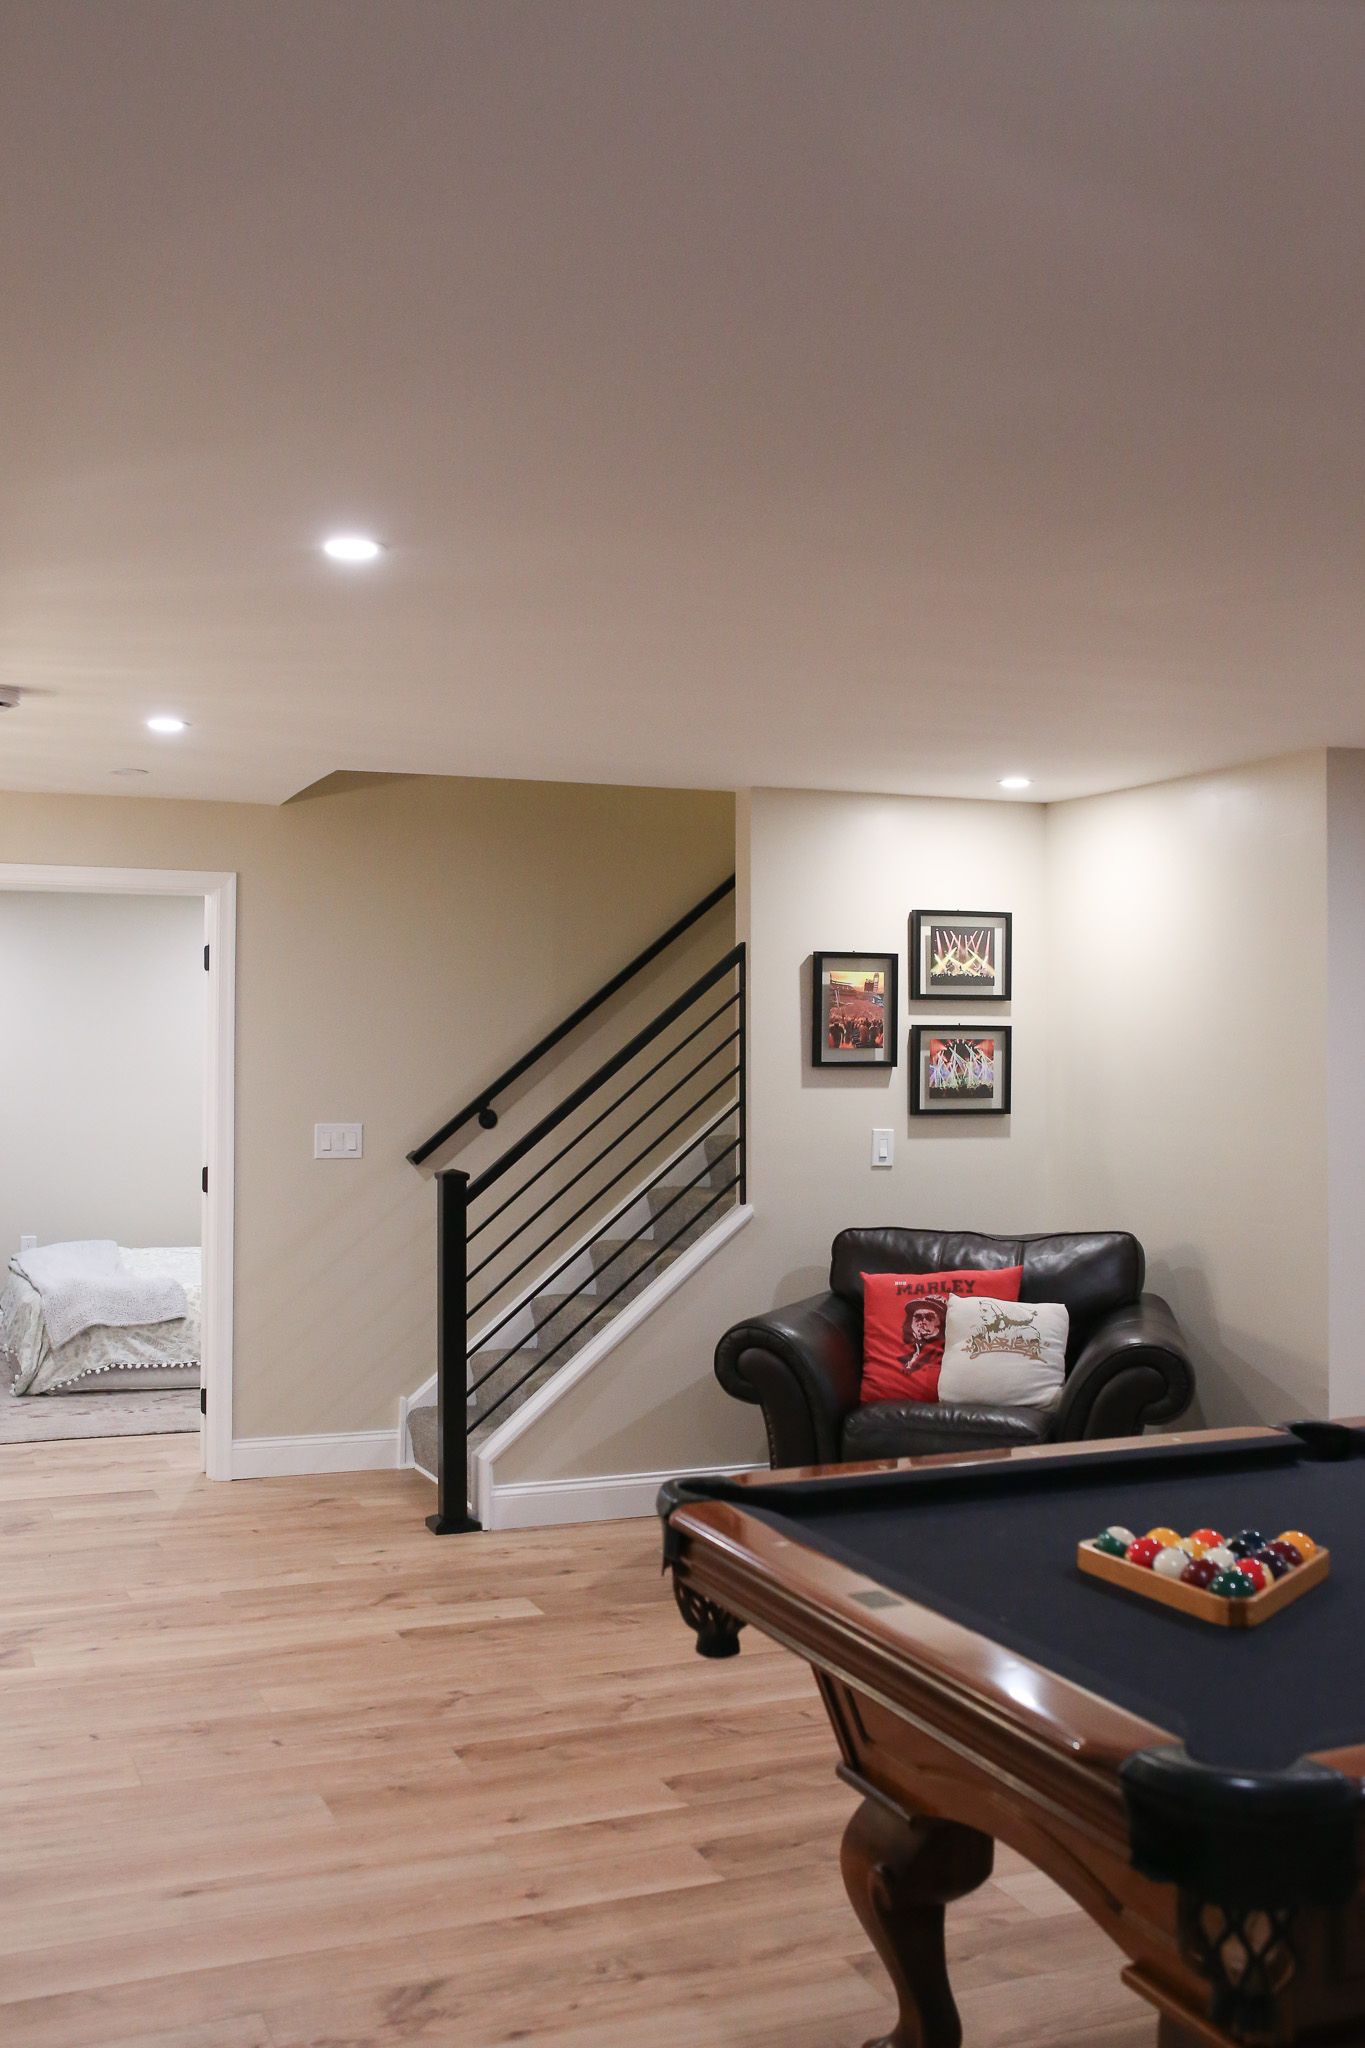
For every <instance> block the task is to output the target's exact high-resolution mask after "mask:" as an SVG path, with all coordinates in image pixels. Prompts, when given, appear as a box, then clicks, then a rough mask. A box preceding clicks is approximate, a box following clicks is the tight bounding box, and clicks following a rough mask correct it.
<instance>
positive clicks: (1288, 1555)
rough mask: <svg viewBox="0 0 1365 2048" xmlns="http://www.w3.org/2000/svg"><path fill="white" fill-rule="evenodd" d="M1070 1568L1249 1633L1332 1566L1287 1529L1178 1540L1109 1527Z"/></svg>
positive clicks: (1162, 1532)
mask: <svg viewBox="0 0 1365 2048" xmlns="http://www.w3.org/2000/svg"><path fill="white" fill-rule="evenodd" d="M1076 1562H1077V1564H1078V1565H1079V1566H1080V1568H1081V1570H1082V1571H1083V1572H1086V1573H1087V1574H1088V1575H1089V1576H1090V1577H1091V1578H1097V1579H1103V1580H1105V1581H1106V1583H1107V1584H1109V1585H1111V1586H1122V1587H1124V1588H1125V1589H1126V1590H1127V1591H1128V1592H1130V1593H1136V1594H1138V1595H1140V1596H1141V1597H1142V1598H1143V1599H1147V1600H1156V1601H1158V1602H1159V1603H1160V1604H1161V1605H1162V1606H1165V1607H1176V1608H1179V1609H1180V1610H1181V1611H1182V1612H1183V1613H1185V1614H1193V1615H1196V1616H1197V1617H1198V1618H1199V1619H1200V1620H1201V1621H1212V1622H1216V1623H1219V1624H1221V1625H1222V1626H1223V1627H1224V1628H1254V1627H1255V1626H1256V1624H1257V1623H1258V1622H1262V1621H1268V1620H1269V1619H1270V1617H1271V1615H1272V1614H1278V1613H1279V1611H1280V1609H1281V1608H1282V1607H1287V1606H1288V1605H1289V1603H1290V1601H1291V1600H1297V1599H1299V1598H1300V1596H1301V1595H1302V1594H1304V1593H1307V1592H1309V1591H1310V1590H1311V1589H1312V1587H1314V1586H1317V1585H1321V1583H1322V1581H1323V1580H1324V1579H1325V1578H1326V1577H1327V1573H1328V1569H1329V1566H1330V1562H1331V1560H1330V1557H1329V1553H1328V1552H1327V1551H1326V1550H1324V1549H1323V1548H1322V1546H1321V1544H1318V1543H1315V1542H1314V1541H1313V1539H1312V1537H1311V1536H1305V1535H1304V1533H1303V1531H1302V1529H1286V1530H1285V1531H1284V1533H1283V1534H1282V1535H1280V1536H1276V1537H1273V1538H1271V1539H1270V1540H1267V1539H1266V1537H1265V1536H1263V1535H1262V1534H1261V1531H1260V1530H1259V1529H1243V1530H1241V1531H1240V1532H1239V1534H1237V1535H1236V1536H1224V1535H1223V1534H1222V1532H1221V1531H1220V1530H1218V1529H1196V1530H1195V1532H1194V1534H1193V1535H1192V1536H1179V1535H1177V1534H1176V1532H1175V1530H1174V1529H1166V1528H1159V1529H1149V1530H1148V1531H1147V1534H1146V1535H1145V1536H1135V1535H1134V1534H1133V1531H1132V1530H1131V1529H1124V1528H1121V1527H1120V1526H1119V1525H1118V1524H1117V1523H1115V1524H1114V1526H1113V1527H1112V1528H1109V1529H1105V1530H1102V1531H1101V1533H1100V1534H1099V1535H1098V1536H1092V1537H1091V1538H1090V1539H1089V1541H1088V1542H1085V1543H1081V1544H1079V1545H1078V1546H1077V1550H1076Z"/></svg>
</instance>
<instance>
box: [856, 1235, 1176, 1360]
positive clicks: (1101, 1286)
mask: <svg viewBox="0 0 1365 2048" xmlns="http://www.w3.org/2000/svg"><path fill="white" fill-rule="evenodd" d="M1020 1265H1022V1267H1023V1269H1024V1277H1023V1280H1022V1282H1021V1284H1020V1288H1019V1299H1020V1300H1021V1301H1060V1302H1061V1303H1062V1304H1063V1305H1064V1306H1065V1308H1066V1309H1067V1312H1068V1313H1069V1315H1070V1317H1071V1329H1070V1332H1069V1335H1068V1338H1067V1347H1066V1357H1067V1364H1068V1365H1072V1364H1074V1363H1075V1361H1076V1359H1077V1358H1078V1357H1079V1355H1080V1353H1081V1352H1082V1351H1083V1350H1084V1349H1085V1346H1086V1345H1087V1344H1088V1343H1089V1341H1090V1337H1091V1334H1092V1333H1093V1331H1094V1329H1095V1327H1096V1325H1097V1324H1098V1323H1099V1322H1101V1321H1102V1319H1103V1318H1104V1317H1105V1316H1107V1315H1111V1314H1112V1313H1113V1311H1114V1310H1115V1309H1118V1308H1124V1307H1126V1306H1127V1305H1128V1303H1130V1302H1133V1301H1136V1300H1137V1298H1138V1296H1139V1295H1140V1294H1141V1292H1142V1283H1143V1279H1144V1277H1145V1274H1146V1260H1145V1259H1144V1257H1143V1252H1142V1246H1141V1245H1140V1244H1139V1243H1138V1241H1137V1239H1136V1238H1135V1237H1134V1236H1133V1235H1132V1234H1131V1232H1129V1231H1126V1230H1090V1231H1072V1232H1068V1233H1065V1234H1062V1235H1058V1236H1053V1237H987V1236H984V1235H982V1234H981V1233H979V1232H977V1231H972V1230H911V1229H902V1228H900V1227H899V1226H887V1227H884V1228H882V1229H875V1230H874V1229H866V1230H841V1231H840V1232H839V1235H838V1236H837V1237H836V1238H835V1240H834V1247H833V1252H832V1256H831V1260H830V1272H829V1284H830V1289H831V1291H832V1292H833V1293H835V1294H838V1295H842V1297H843V1299H844V1300H845V1301H849V1302H854V1303H856V1304H857V1306H858V1307H859V1308H860V1309H861V1307H862V1301H863V1279H862V1276H863V1274H864V1273H936V1272H941V1271H944V1270H946V1269H947V1270H954V1271H960V1270H975V1271H986V1272H997V1271H999V1270H1000V1269H1001V1268H1003V1267H1006V1266H1020Z"/></svg>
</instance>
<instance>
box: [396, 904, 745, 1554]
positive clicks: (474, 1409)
mask: <svg viewBox="0 0 1365 2048" xmlns="http://www.w3.org/2000/svg"><path fill="white" fill-rule="evenodd" d="M732 887H733V877H732V878H731V880H730V882H729V883H727V884H723V885H722V887H721V888H720V889H719V890H715V891H713V892H712V894H711V896H710V897H708V898H706V899H705V900H704V902H703V903H702V904H701V905H698V906H697V908H696V910H695V911H694V912H692V913H689V916H688V917H687V918H686V919H684V920H681V921H680V922H679V924H678V925H676V926H674V927H672V928H671V930H670V933H669V934H666V935H665V940H664V941H663V942H660V944H658V945H656V946H654V947H651V948H649V949H648V950H647V952H646V953H644V954H641V955H640V956H639V958H638V960H637V961H636V962H635V963H632V969H631V971H632V972H637V971H638V970H639V967H640V966H642V965H644V964H646V963H647V962H648V961H649V960H652V959H654V958H656V957H657V955H658V952H659V951H660V950H661V949H662V944H663V943H671V942H672V939H674V938H676V937H677V936H679V935H680V933H681V932H682V931H684V930H686V929H687V928H688V927H689V926H690V925H691V924H692V923H695V922H696V919H697V918H698V917H699V916H701V915H703V914H704V912H705V910H707V909H710V908H712V907H713V906H714V905H715V904H716V903H718V902H719V901H720V900H721V899H722V897H723V896H724V895H725V894H727V893H728V891H729V889H730V888H732ZM626 978H628V976H618V977H615V978H614V980H613V982H612V983H610V984H608V985H607V990H606V992H605V993H604V992H603V991H599V998H600V999H601V1000H605V994H606V993H611V992H614V990H615V989H616V988H619V987H620V986H621V985H622V982H623V980H624V979H626ZM590 1007H600V1003H599V1000H598V999H597V998H595V999H594V1001H593V1003H592V1005H590V1006H580V1009H579V1010H578V1011H576V1012H575V1013H574V1018H573V1019H572V1020H566V1023H565V1025H564V1026H563V1027H561V1029H560V1031H559V1032H557V1033H551V1034H549V1036H548V1037H547V1038H545V1039H543V1040H542V1041H541V1048H540V1050H541V1051H542V1052H543V1051H544V1050H548V1049H550V1048H551V1047H552V1046H554V1045H556V1044H558V1043H559V1042H560V1040H561V1039H562V1038H563V1037H564V1036H566V1035H567V1033H568V1031H569V1030H570V1029H572V1028H573V1027H574V1025H575V1024H576V1023H578V1022H581V1021H582V1018H583V1016H584V1015H585V1014H587V1010H588V1008H590ZM745 1019H746V987H745V952H744V947H743V946H742V945H739V946H735V947H732V948H731V950H730V951H729V952H727V953H726V954H725V955H724V957H723V958H722V959H720V960H718V961H717V962H716V964H715V966H714V967H712V968H710V969H709V970H708V971H707V973H705V974H704V975H702V976H701V977H700V979H698V980H697V981H695V982H693V984H692V986H691V987H690V988H688V989H685V990H684V991H683V993H682V994H681V995H680V996H678V997H677V998H676V999H675V1000H674V1001H672V1002H670V1003H668V1004H667V1005H666V1006H665V1007H664V1008H663V1009H661V1010H660V1011H659V1013H658V1015H657V1016H655V1017H654V1018H653V1019H652V1020H651V1022H650V1023H648V1024H647V1025H645V1026H644V1028H643V1029H642V1030H639V1031H637V1032H636V1033H635V1034H634V1035H633V1036H632V1037H631V1038H630V1039H629V1040H628V1041H627V1042H626V1043H625V1044H624V1045H623V1046H621V1047H620V1049H619V1050H618V1051H617V1052H615V1053H614V1054H613V1055H612V1056H611V1057H610V1058H609V1059H607V1060H605V1061H603V1062H602V1064H601V1065H600V1066H598V1067H597V1068H596V1069H595V1070H594V1072H592V1073H591V1074H589V1075H588V1076H587V1078H586V1079H585V1080H583V1081H581V1082H579V1083H578V1084H577V1086H575V1087H574V1088H572V1089H570V1090H569V1092H568V1093H567V1094H566V1095H565V1097H564V1099H563V1100H562V1101H561V1102H560V1103H559V1104H558V1105H557V1106H556V1108H554V1109H552V1110H551V1111H549V1113H548V1114H546V1115H544V1116H542V1117H541V1118H539V1120H538V1121H537V1122H536V1123H535V1124H534V1125H533V1126H532V1127H531V1129H530V1130H528V1131H527V1132H526V1133H525V1134H524V1135H523V1136H521V1137H519V1138H517V1139H516V1140H515V1141H514V1142H513V1143H512V1144H510V1145H509V1146H508V1147H507V1149H506V1150H505V1151H504V1152H503V1153H502V1154H501V1155H500V1157H499V1158H497V1159H496V1160H495V1161H494V1162H493V1164H492V1165H491V1166H489V1167H487V1168H486V1169H485V1170H484V1171H483V1172H481V1173H479V1174H477V1175H471V1174H469V1173H466V1172H464V1171H463V1170H461V1169H459V1168H456V1167H447V1168H445V1169H444V1170H442V1171H440V1172H438V1173H437V1175H436V1184H437V1269H438V1270H437V1290H438V1311H437V1368H436V1387H437V1439H438V1445H439V1452H438V1460H437V1480H438V1487H439V1499H438V1506H437V1512H436V1513H435V1514H434V1515H432V1516H429V1517H428V1520H427V1526H428V1528H430V1529H432V1530H434V1531H435V1532H436V1533H437V1534H438V1535H446V1534H451V1533H454V1532H457V1531H463V1530H468V1529H476V1528H477V1527H478V1526H479V1524H478V1522H477V1521H476V1519H475V1518H474V1515H473V1513H472V1512H471V1506H470V1500H469V1487H468V1463H469V1435H470V1430H471V1427H477V1428H480V1429H482V1428H484V1427H485V1426H486V1425H487V1424H489V1423H490V1422H492V1421H495V1420H496V1419H497V1418H498V1417H499V1416H501V1415H503V1414H505V1413H507V1412H510V1408H509V1404H511V1403H513V1402H515V1401H516V1399H517V1397H518V1396H519V1395H520V1394H522V1393H523V1392H524V1390H525V1389H526V1388H527V1387H528V1386H529V1384H530V1382H531V1381H532V1380H534V1379H538V1378H542V1377H548V1375H549V1373H550V1371H551V1370H552V1369H554V1368H556V1367H557V1365H558V1364H560V1363H563V1362H565V1360H566V1356H567V1354H568V1351H569V1349H570V1347H571V1346H573V1345H574V1344H575V1342H576V1340H578V1339H579V1338H581V1337H583V1336H584V1335H585V1333H587V1332H588V1331H589V1328H590V1326H591V1325H593V1324H596V1323H598V1322H599V1319H601V1318H603V1316H604V1314H605V1313H606V1312H607V1311H610V1310H611V1309H612V1308H613V1305H614V1304H615V1303H617V1302H619V1301H620V1300H621V1298H622V1296H623V1295H625V1293H626V1292H627V1290H628V1289H630V1288H632V1287H639V1286H644V1285H647V1284H648V1282H649V1280H650V1279H651V1278H652V1277H653V1276H654V1274H655V1273H656V1272H657V1271H658V1270H659V1268H660V1266H661V1264H662V1263H663V1262H664V1261H665V1259H666V1255H667V1254H669V1253H670V1252H672V1251H674V1250H675V1249H676V1248H677V1247H679V1246H680V1244H681V1242H682V1240H683V1239H684V1238H686V1237H687V1236H688V1234H689V1233H695V1232H697V1231H699V1230H700V1229H703V1228H705V1227H706V1226H707V1224H708V1222H709V1221H710V1220H711V1219H712V1217H713V1216H714V1215H715V1214H716V1212H717V1211H719V1210H720V1209H721V1207H722V1205H729V1204H730V1203H731V1202H732V1201H733V1200H738V1201H740V1202H743V1200H744V1199H745V1178H746V1167H745V1159H746V1142H747V1114H746V1089H745V1065H746V1042H745V1033H746V1021H745ZM528 1063H529V1062H526V1061H519V1062H517V1064H516V1065H515V1066H514V1067H512V1068H509V1069H508V1071H507V1074H506V1075H504V1076H503V1077H502V1080H501V1081H500V1082H499V1083H498V1084H496V1086H495V1087H494V1088H493V1089H490V1090H488V1091H487V1092H486V1095H485V1096H483V1097H480V1098H479V1101H480V1102H486V1101H487V1097H488V1096H491V1095H493V1094H496V1093H497V1092H498V1090H499V1089H500V1088H502V1087H504V1086H506V1085H507V1083H508V1082H509V1080H510V1079H512V1078H516V1077H518V1076H519V1075H520V1074H521V1073H523V1072H524V1071H525V1070H526V1066H527V1064H528ZM637 1070H638V1071H637ZM478 1113H479V1111H478V1104H477V1103H476V1104H471V1105H470V1106H469V1107H468V1108H467V1109H466V1110H465V1111H463V1112H461V1114H460V1116H459V1117H457V1118H454V1119H452V1120H451V1122H450V1124H449V1125H447V1126H444V1127H443V1129H442V1131H441V1132H440V1133H437V1134H435V1137H434V1139H433V1140H432V1141H429V1143H428V1145H427V1146H419V1147H418V1148H417V1151H416V1152H414V1153H411V1154H409V1157H410V1158H412V1159H413V1160H414V1161H418V1160H419V1159H420V1158H422V1157H424V1156H427V1154H428V1153H429V1151H430V1150H431V1149H432V1148H433V1145H435V1144H439V1143H444V1142H445V1140H446V1138H447V1137H448V1136H449V1135H450V1133H451V1132H452V1131H453V1130H455V1129H457V1128H458V1127H459V1126H460V1125H461V1124H462V1123H466V1122H468V1121H469V1120H470V1119H471V1118H472V1117H473V1116H475V1115H477V1114H478ZM481 1121H482V1119H481ZM699 1149H700V1158H701V1164H700V1165H699V1166H698V1167H696V1168H695V1169H694V1168H692V1167H691V1165H690V1164H688V1165H686V1166H684V1165H683V1162H690V1161H691V1159H692V1157H693V1155H694V1154H697V1153H698V1150H699ZM680 1171H682V1172H684V1175H685V1177H683V1178H681V1179H679V1178H678V1177H677V1176H678V1175H679V1172H680ZM639 1176H643V1178H639ZM701 1195H704V1196H705V1199H704V1200H703V1201H701V1202H697V1201H696V1200H695V1197H697V1196H701ZM689 1197H690V1198H693V1199H690V1200H689ZM642 1202H643V1203H644V1204H645V1207H646V1210H647V1213H646V1214H644V1216H643V1219H642V1220H641V1219H640V1217H639V1215H638V1212H639V1209H640V1204H641V1203H642ZM579 1226H581V1230H580V1234H579V1236H578V1237H577V1239H574V1238H573V1237H572V1233H573V1232H574V1231H575V1229H576V1228H578V1227H579ZM618 1232H619V1233H621V1234H620V1235H618V1234H617V1233H618ZM646 1240H648V1243H647V1244H646ZM641 1254H643V1256H641ZM528 1276H531V1277H529V1278H528ZM557 1282H558V1283H561V1284H560V1285H558V1286H556V1283H557ZM519 1283H520V1284H519ZM548 1301H553V1307H552V1308H551V1309H550V1312H549V1313H548V1314H546V1315H545V1316H544V1317H543V1319H542V1320H541V1321H540V1323H539V1324H538V1325H535V1324H534V1323H533V1326H532V1327H531V1328H529V1329H528V1328H526V1327H525V1323H526V1322H533V1317H532V1304H533V1303H538V1304H539V1305H541V1306H544V1305H545V1304H546V1303H547V1302H548ZM479 1318H487V1320H486V1321H484V1322H483V1323H482V1325H481V1326H480V1327H478V1330H477V1338H476V1342H477V1349H471V1329H472V1328H474V1327H475V1325H476V1321H477V1319H479ZM519 1331H520V1334H518V1332H519ZM500 1338H501V1339H503V1340H504V1341H502V1342H499V1341H498V1340H499V1339H500ZM495 1382H496V1385H495V1384H494V1383H495Z"/></svg>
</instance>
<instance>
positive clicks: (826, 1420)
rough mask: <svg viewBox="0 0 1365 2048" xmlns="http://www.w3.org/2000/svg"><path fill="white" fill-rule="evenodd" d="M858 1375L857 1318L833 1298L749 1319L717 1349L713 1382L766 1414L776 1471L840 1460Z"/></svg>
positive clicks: (827, 1296) (822, 1297)
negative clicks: (842, 1436)
mask: <svg viewBox="0 0 1365 2048" xmlns="http://www.w3.org/2000/svg"><path fill="white" fill-rule="evenodd" d="M862 1370H863V1333H862V1320H861V1317H860V1315H859V1312H858V1310H857V1309H856V1308H855V1307H854V1306H853V1304H852V1303H851V1302H847V1301H845V1300H844V1299H843V1298H842V1296H841V1295H838V1294H814V1295H811V1296H810V1298H809V1299H808V1300H806V1301H794V1302H792V1303H791V1304H790V1305H789V1306H788V1307H786V1308H777V1309H773V1310H771V1311H770V1312H769V1313H768V1314H767V1315H761V1316H751V1317H750V1318H749V1320H748V1321H747V1322H743V1323H736V1324H735V1326H734V1328H733V1329H730V1330H727V1331H726V1332H725V1335H724V1336H723V1337H722V1338H721V1340H720V1342H719V1344H717V1346H716V1378H717V1379H718V1380H719V1381H720V1383H721V1385H722V1386H723V1387H724V1389H725V1391H726V1393H727V1394H733V1395H734V1397H735V1399H736V1400H737V1401H751V1402H754V1403H756V1404H757V1405H758V1406H759V1407H760V1408H762V1410H763V1421H764V1424H765V1426H766V1428H767V1432H768V1455H769V1458H770V1459H771V1461H772V1463H773V1465H774V1466H782V1465H832V1464H835V1463H837V1462H838V1459H839V1456H840V1451H839V1439H840V1433H841V1430H842V1427H843V1420H844V1417H845V1415H847V1413H848V1411H849V1409H850V1408H856V1406H857V1405H858V1387H859V1382H860V1380H861V1378H862Z"/></svg>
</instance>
